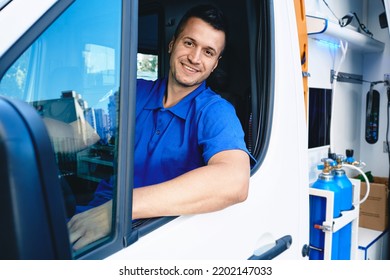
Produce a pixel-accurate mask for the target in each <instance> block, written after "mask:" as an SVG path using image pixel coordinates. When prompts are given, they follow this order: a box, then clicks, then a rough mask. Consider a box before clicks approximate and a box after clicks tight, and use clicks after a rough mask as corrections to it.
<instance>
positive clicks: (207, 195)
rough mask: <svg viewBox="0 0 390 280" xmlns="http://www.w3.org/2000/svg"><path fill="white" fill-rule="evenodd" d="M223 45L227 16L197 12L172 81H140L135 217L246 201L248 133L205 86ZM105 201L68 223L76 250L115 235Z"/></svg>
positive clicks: (179, 34) (174, 52)
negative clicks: (111, 232)
mask: <svg viewBox="0 0 390 280" xmlns="http://www.w3.org/2000/svg"><path fill="white" fill-rule="evenodd" d="M225 42H226V24H225V21H224V18H223V14H222V12H221V11H220V10H218V9H217V8H215V7H213V6H210V5H201V6H197V7H194V8H192V9H190V10H189V11H188V12H187V13H186V14H185V15H184V17H183V18H182V20H181V21H180V23H179V24H178V26H177V29H176V32H175V34H174V36H173V38H172V41H171V42H170V43H169V49H168V52H169V54H170V70H169V75H168V77H167V78H161V79H158V80H157V81H145V80H139V81H138V84H137V102H136V128H135V133H136V135H135V147H134V182H133V183H132V184H131V183H129V187H133V188H134V190H133V213H132V215H133V219H140V218H149V217H159V216H176V215H185V214H199V213H206V212H211V211H217V210H221V209H223V208H226V207H228V206H230V205H233V204H235V203H239V202H242V201H244V200H245V199H246V197H247V194H248V185H249V177H250V160H249V158H250V156H249V152H248V150H247V148H246V145H245V142H244V132H243V130H242V127H241V124H240V121H239V120H238V118H237V116H236V114H235V110H234V108H233V106H232V105H231V104H230V103H229V102H227V101H226V100H224V99H223V98H222V97H221V96H219V95H217V94H216V93H215V92H213V91H212V90H211V89H210V88H208V87H206V82H205V81H206V79H207V78H208V77H209V76H210V74H211V73H212V72H213V71H214V70H215V68H216V67H217V66H218V62H219V59H220V58H221V55H222V53H223V50H224V48H225ZM104 186H105V187H104V188H107V187H108V188H110V187H112V185H110V184H106V185H104ZM104 188H103V189H104ZM103 191H105V193H107V190H106V189H105V190H103ZM107 200H108V202H106V203H104V204H101V205H97V204H96V205H92V206H94V208H92V209H90V210H88V211H85V212H83V213H80V214H78V215H76V216H74V217H73V218H72V220H71V221H70V222H69V225H68V226H69V231H70V239H71V242H72V243H74V249H77V248H80V247H83V246H85V245H86V244H88V243H90V242H92V241H94V240H97V239H99V238H101V237H104V236H106V235H107V234H109V230H110V224H111V211H112V201H111V200H110V197H107ZM99 203H102V200H100V202H99ZM95 206H97V207H95Z"/></svg>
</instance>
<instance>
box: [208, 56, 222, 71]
mask: <svg viewBox="0 0 390 280" xmlns="http://www.w3.org/2000/svg"><path fill="white" fill-rule="evenodd" d="M221 58H222V56H220V57H219V58H218V59H217V61H216V62H215V65H214V67H213V70H211V72H213V71H214V70H215V68H217V67H218V62H219V60H220V59H221Z"/></svg>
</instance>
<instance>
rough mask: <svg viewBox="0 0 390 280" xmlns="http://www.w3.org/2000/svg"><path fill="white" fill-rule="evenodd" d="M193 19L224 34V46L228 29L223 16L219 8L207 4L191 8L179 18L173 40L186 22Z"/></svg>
mask: <svg viewBox="0 0 390 280" xmlns="http://www.w3.org/2000/svg"><path fill="white" fill-rule="evenodd" d="M194 17H195V18H199V19H201V20H203V21H205V22H207V23H208V24H210V25H211V26H212V27H213V28H214V29H216V30H219V31H222V32H224V33H225V44H226V40H227V32H228V30H227V29H228V27H227V22H226V19H225V16H224V14H223V12H222V11H221V10H220V9H219V8H217V7H215V6H213V5H207V4H203V5H198V6H195V7H192V8H191V9H189V10H188V11H187V12H186V13H185V14H184V16H183V17H182V18H181V20H180V22H179V24H178V25H177V27H176V30H175V34H174V36H175V39H176V38H178V37H179V35H180V33H181V32H182V31H183V29H184V27H185V25H186V23H187V22H188V20H189V19H190V18H194Z"/></svg>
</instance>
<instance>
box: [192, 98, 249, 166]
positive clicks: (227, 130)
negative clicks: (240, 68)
mask: <svg viewBox="0 0 390 280" xmlns="http://www.w3.org/2000/svg"><path fill="white" fill-rule="evenodd" d="M198 143H199V146H200V147H201V149H202V154H203V159H204V161H205V162H206V163H207V162H208V161H209V160H210V158H211V157H212V156H214V155H215V154H217V153H219V152H222V151H226V150H236V149H239V150H243V151H245V152H246V153H248V154H249V152H248V150H247V147H246V144H245V140H244V131H243V129H242V126H241V123H240V121H239V119H238V117H237V115H236V112H235V109H234V107H233V105H231V104H230V103H229V102H228V101H226V100H224V99H222V98H221V97H219V96H215V97H213V98H212V100H211V101H210V102H209V103H208V104H207V105H206V106H205V107H204V108H203V109H202V113H201V117H200V119H199V122H198Z"/></svg>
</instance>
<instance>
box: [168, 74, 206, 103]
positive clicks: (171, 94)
mask: <svg viewBox="0 0 390 280" xmlns="http://www.w3.org/2000/svg"><path fill="white" fill-rule="evenodd" d="M198 86H199V85H194V86H192V87H185V86H182V85H179V84H177V83H175V82H172V81H171V80H170V79H168V85H167V92H166V94H165V97H164V101H163V105H164V108H169V107H173V106H175V105H176V104H177V103H179V102H180V101H181V100H182V99H183V98H184V97H186V96H187V95H188V94H190V93H191V92H193V91H194V90H195V89H196V88H197V87H198Z"/></svg>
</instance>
